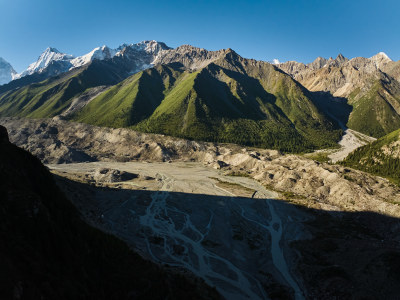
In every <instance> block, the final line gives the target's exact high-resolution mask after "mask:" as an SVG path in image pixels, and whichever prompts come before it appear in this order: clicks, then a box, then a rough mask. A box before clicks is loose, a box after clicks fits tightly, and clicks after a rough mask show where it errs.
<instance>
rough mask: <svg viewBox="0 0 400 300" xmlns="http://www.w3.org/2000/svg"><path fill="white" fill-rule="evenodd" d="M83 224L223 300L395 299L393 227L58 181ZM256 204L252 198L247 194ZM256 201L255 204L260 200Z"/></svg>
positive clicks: (398, 272)
mask: <svg viewBox="0 0 400 300" xmlns="http://www.w3.org/2000/svg"><path fill="white" fill-rule="evenodd" d="M57 182H58V184H59V186H60V187H61V188H62V189H63V190H64V191H65V192H66V193H67V194H68V195H69V198H70V199H71V201H72V202H73V203H74V204H75V205H76V206H77V207H79V209H80V211H81V213H82V215H83V217H84V218H85V219H86V220H87V221H88V222H92V223H93V224H96V226H98V227H99V228H101V229H102V230H104V231H107V232H110V233H112V234H114V235H116V236H118V237H120V238H122V239H123V240H125V241H126V242H127V243H128V244H129V245H131V246H132V247H134V248H135V249H138V250H139V251H140V252H141V253H143V254H144V255H145V256H146V257H147V258H149V259H151V260H153V261H155V262H157V263H159V264H166V265H169V266H174V267H176V268H183V269H186V270H189V271H190V272H192V273H194V274H195V275H198V276H200V277H202V278H203V279H204V280H205V281H206V282H207V283H208V284H209V285H212V286H216V288H217V290H218V291H219V292H220V293H221V294H222V295H223V296H224V297H226V298H227V299H230V298H232V297H236V298H246V297H247V298H251V299H267V298H269V299H295V297H296V298H299V299H300V298H305V299H322V298H323V299H382V298H385V299H397V297H398V293H399V292H400V245H399V240H400V234H399V232H400V231H399V229H400V220H399V219H397V218H391V217H388V216H384V215H379V214H376V213H370V212H341V211H337V212H335V211H330V212H326V211H322V210H316V209H307V208H305V207H303V206H298V205H294V204H291V203H288V202H284V201H282V200H273V199H263V198H262V194H259V193H255V197H254V198H252V197H251V194H252V193H253V191H251V193H249V196H248V197H234V196H215V195H204V194H190V193H180V192H167V191H147V190H127V189H123V188H121V187H119V188H109V187H95V186H90V185H87V184H84V183H81V182H75V181H71V180H69V179H66V178H61V177H57ZM253 195H254V194H253ZM258 197H260V198H258Z"/></svg>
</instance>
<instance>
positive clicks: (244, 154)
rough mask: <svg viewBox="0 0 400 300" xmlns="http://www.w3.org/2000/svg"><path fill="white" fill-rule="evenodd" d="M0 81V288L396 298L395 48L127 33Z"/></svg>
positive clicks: (68, 294) (398, 78)
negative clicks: (294, 52) (282, 58)
mask: <svg viewBox="0 0 400 300" xmlns="http://www.w3.org/2000/svg"><path fill="white" fill-rule="evenodd" d="M0 84H2V85H0V171H1V173H0V179H1V185H0V195H1V200H0V203H1V206H2V208H3V209H2V210H0V216H1V220H0V228H3V229H4V230H1V233H0V234H1V235H3V237H4V239H6V240H8V241H9V243H5V244H4V245H2V246H0V256H1V257H2V260H1V261H0V266H1V268H2V270H5V271H4V272H2V274H1V275H2V276H3V275H4V280H1V285H0V298H2V297H1V296H2V295H4V298H11V299H32V298H34V299H41V298H43V299H54V298H57V299H64V298H65V299H71V298H74V299H76V298H84V299H296V300H298V299H398V295H399V294H400V263H399V262H400V219H399V218H400V176H399V174H400V173H399V172H400V170H399V168H400V132H399V130H400V61H398V62H395V61H392V60H391V59H390V58H389V57H388V56H387V55H386V54H385V53H383V52H381V53H378V54H376V55H375V56H373V57H370V58H364V57H356V58H352V59H348V58H346V57H344V56H343V55H341V54H339V55H338V56H337V57H336V58H335V59H333V58H329V59H325V58H322V57H318V58H317V59H316V60H315V61H313V62H311V63H308V64H304V63H301V62H295V61H288V62H285V63H280V62H279V61H277V60H275V61H274V63H269V62H264V61H257V60H254V59H247V58H244V57H242V56H240V55H239V54H238V53H236V52H235V51H234V50H232V49H222V50H218V51H208V50H205V49H202V48H197V47H193V46H190V45H183V46H180V47H177V48H170V47H168V46H167V45H166V44H164V43H162V42H157V41H143V42H140V43H136V44H123V45H121V46H119V47H118V48H116V49H112V48H109V47H107V46H102V47H97V48H95V49H93V50H92V51H90V52H89V53H87V54H85V55H82V56H77V57H76V56H73V55H70V54H65V53H61V52H60V51H58V50H57V49H55V48H51V47H49V48H47V49H46V50H45V51H44V52H43V53H42V54H41V55H40V56H39V58H38V60H37V61H36V62H33V63H32V64H30V65H29V66H28V68H27V69H26V70H24V71H23V72H21V73H17V72H16V71H15V70H14V69H13V67H12V66H11V65H10V64H9V63H7V62H6V61H5V60H4V59H1V58H0ZM3 126H4V127H3ZM12 144H15V145H12ZM19 147H20V148H22V149H24V150H22V149H20V148H19ZM28 152H30V153H31V154H29V153H28ZM34 156H35V157H34ZM43 164H45V166H43ZM15 249H17V251H15ZM71 262H72V263H71ZM66 265H68V267H65V266H66ZM153 279H154V280H153ZM12 297H14V298H12Z"/></svg>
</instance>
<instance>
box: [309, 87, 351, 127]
mask: <svg viewBox="0 0 400 300" xmlns="http://www.w3.org/2000/svg"><path fill="white" fill-rule="evenodd" d="M310 93H311V95H312V97H311V99H313V102H314V104H315V106H317V108H318V109H319V110H321V111H322V112H323V113H324V114H325V115H326V116H327V117H328V118H330V119H331V120H332V121H333V122H334V123H336V124H338V126H339V127H340V128H341V129H342V130H346V129H347V125H346V124H347V122H348V121H349V117H350V113H351V112H352V110H353V107H352V106H351V105H349V104H348V103H347V101H348V100H347V98H344V97H334V96H333V95H332V94H331V93H330V92H322V91H321V92H310Z"/></svg>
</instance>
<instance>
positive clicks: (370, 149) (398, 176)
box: [343, 129, 400, 183]
mask: <svg viewBox="0 0 400 300" xmlns="http://www.w3.org/2000/svg"><path fill="white" fill-rule="evenodd" d="M343 164H344V165H347V166H349V167H353V168H356V169H360V170H363V171H366V172H370V173H373V174H376V175H380V176H384V177H388V178H390V179H392V180H393V181H395V182H397V183H400V129H399V130H396V131H394V132H392V133H390V134H388V135H386V136H384V137H382V138H380V139H378V140H376V141H375V142H373V143H371V144H368V145H365V146H363V147H361V148H358V149H356V150H355V151H354V152H352V153H350V154H349V156H348V157H347V158H346V159H345V160H344V161H343Z"/></svg>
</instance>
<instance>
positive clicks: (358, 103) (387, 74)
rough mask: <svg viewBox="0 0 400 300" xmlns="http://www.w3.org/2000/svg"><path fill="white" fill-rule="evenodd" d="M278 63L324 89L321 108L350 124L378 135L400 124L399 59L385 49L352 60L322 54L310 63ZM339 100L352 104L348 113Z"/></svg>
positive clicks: (311, 87) (313, 88) (307, 83)
mask: <svg viewBox="0 0 400 300" xmlns="http://www.w3.org/2000/svg"><path fill="white" fill-rule="evenodd" d="M278 67H279V68H281V69H282V70H283V71H285V72H286V73H288V74H290V75H291V76H292V77H293V78H295V79H296V80H298V81H299V82H300V83H301V84H302V85H303V86H304V87H306V88H307V89H308V90H310V91H312V92H319V93H321V95H323V97H322V98H321V99H320V101H318V106H319V107H320V108H321V110H325V109H327V111H328V112H329V114H332V115H335V116H336V117H337V118H338V119H341V121H342V123H343V124H346V125H347V127H349V128H351V129H354V130H356V131H359V132H362V133H364V134H366V135H369V136H373V137H375V138H380V137H382V136H384V135H386V134H389V133H390V132H392V131H394V130H396V129H398V128H400V63H399V62H394V61H392V60H391V59H390V58H389V57H388V56H387V55H386V54H385V53H382V52H381V53H378V54H376V55H375V56H373V57H370V58H364V57H356V58H353V59H351V60H349V59H347V58H345V57H343V56H342V55H338V57H337V58H336V59H332V58H330V59H329V60H327V59H324V58H321V57H319V58H317V59H316V60H315V61H314V62H312V63H310V64H307V65H305V64H302V63H298V62H293V61H291V62H286V63H282V64H280V65H279V66H278ZM327 95H329V96H328V97H327ZM332 100H333V101H332ZM340 103H346V106H348V108H349V110H348V113H347V115H345V116H343V114H342V111H343V109H341V106H343V105H340Z"/></svg>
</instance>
